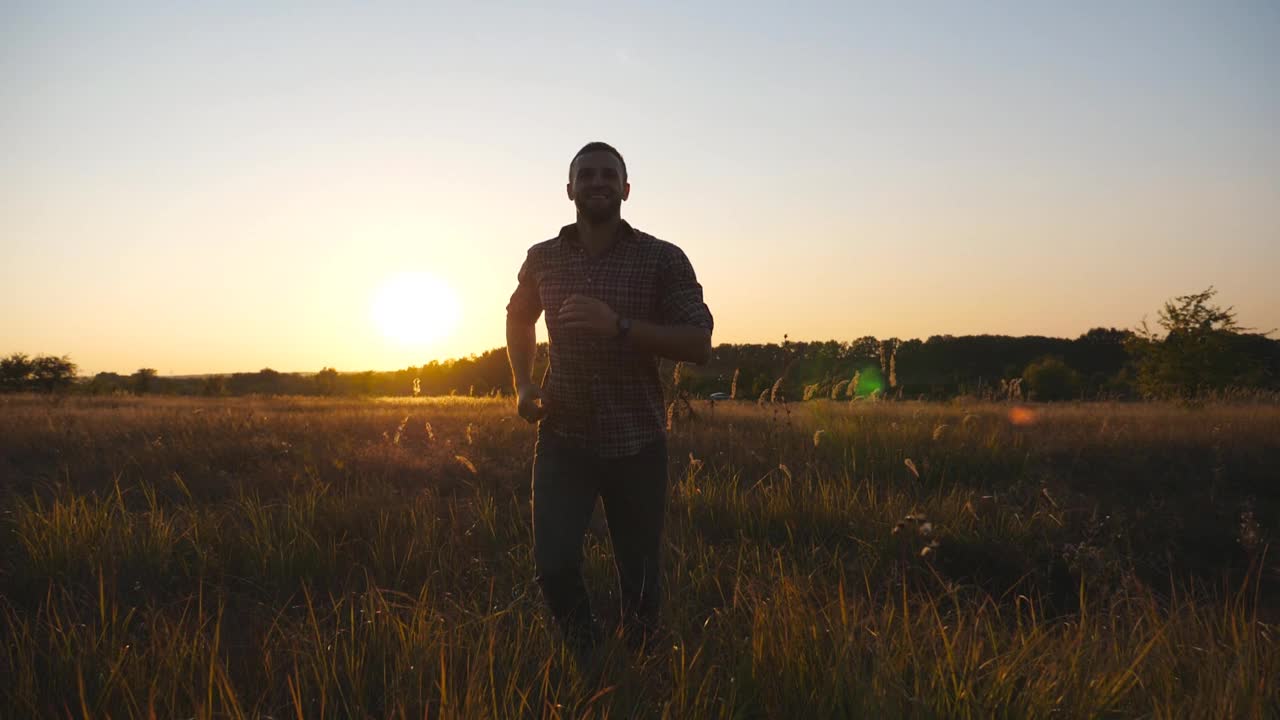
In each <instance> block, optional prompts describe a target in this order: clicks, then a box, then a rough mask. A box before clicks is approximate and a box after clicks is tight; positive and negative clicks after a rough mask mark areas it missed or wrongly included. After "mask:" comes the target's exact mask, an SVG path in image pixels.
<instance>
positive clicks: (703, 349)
mask: <svg viewBox="0 0 1280 720" xmlns="http://www.w3.org/2000/svg"><path fill="white" fill-rule="evenodd" d="M623 343H624V344H625V346H626V347H627V348H628V349H631V350H639V351H641V352H647V353H650V354H653V355H660V356H662V357H665V358H670V359H672V360H684V361H685V362H691V363H696V364H698V365H705V364H707V363H708V362H710V360H711V331H710V330H708V329H706V328H703V327H698V326H697V325H658V324H656V323H651V322H649V321H648V320H632V321H631V332H629V333H627V337H626V339H625V340H623Z"/></svg>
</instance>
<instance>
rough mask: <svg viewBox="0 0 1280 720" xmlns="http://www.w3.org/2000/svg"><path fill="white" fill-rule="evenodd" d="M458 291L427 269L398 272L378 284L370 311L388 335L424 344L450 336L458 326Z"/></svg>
mask: <svg viewBox="0 0 1280 720" xmlns="http://www.w3.org/2000/svg"><path fill="white" fill-rule="evenodd" d="M459 311H460V306H459V303H458V295H457V293H455V292H454V291H453V288H451V287H449V284H448V283H446V282H444V281H443V280H441V279H440V278H438V277H436V276H434V275H431V274H429V273H423V272H407V273H400V274H398V275H394V276H392V277H390V278H388V279H387V281H386V282H384V283H383V284H382V287H380V288H378V291H377V292H376V293H375V294H374V296H373V303H372V305H371V306H370V312H371V313H372V315H373V321H374V323H375V324H376V325H377V326H378V329H379V330H381V331H382V334H383V335H384V336H386V337H387V338H388V339H390V340H393V341H395V342H397V343H400V344H401V345H404V346H408V347H423V346H426V345H430V344H431V343H433V342H436V341H438V340H443V339H444V338H447V337H449V335H451V334H452V333H453V331H454V329H456V328H457V326H458V316H459V314H460V312H459Z"/></svg>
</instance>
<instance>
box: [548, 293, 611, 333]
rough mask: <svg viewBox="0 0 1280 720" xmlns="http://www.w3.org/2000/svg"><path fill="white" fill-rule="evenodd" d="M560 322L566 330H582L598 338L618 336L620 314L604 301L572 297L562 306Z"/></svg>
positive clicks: (578, 296) (580, 296) (579, 296)
mask: <svg viewBox="0 0 1280 720" xmlns="http://www.w3.org/2000/svg"><path fill="white" fill-rule="evenodd" d="M560 322H562V323H564V328H565V329H566V330H582V331H583V332H586V333H589V334H591V335H595V336H598V337H606V338H608V337H614V336H615V335H617V334H618V313H616V312H614V311H613V308H611V307H609V306H608V305H606V304H605V303H604V301H602V300H597V299H595V298H593V297H587V296H586V295H570V296H569V297H568V298H567V299H566V300H565V301H564V304H563V305H561V306H560Z"/></svg>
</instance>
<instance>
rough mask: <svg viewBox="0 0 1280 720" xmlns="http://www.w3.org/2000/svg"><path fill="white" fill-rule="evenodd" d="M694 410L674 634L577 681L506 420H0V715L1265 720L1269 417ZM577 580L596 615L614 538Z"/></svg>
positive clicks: (291, 412) (680, 475) (89, 412)
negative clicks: (545, 608) (533, 541)
mask: <svg viewBox="0 0 1280 720" xmlns="http://www.w3.org/2000/svg"><path fill="white" fill-rule="evenodd" d="M835 395H838V393H835ZM698 410H699V412H698V413H697V414H696V415H695V416H694V417H693V418H691V419H685V420H684V421H683V422H677V423H676V425H675V427H674V431H673V435H672V439H671V453H670V457H671V477H672V481H673V483H672V498H671V506H670V516H669V531H668V547H667V560H668V564H667V577H668V581H669V585H668V595H667V601H666V615H665V617H666V621H667V623H668V632H667V635H666V636H665V637H664V638H663V640H662V642H661V643H659V644H657V645H656V646H654V647H651V648H649V649H648V650H647V651H646V652H645V653H643V654H641V655H639V656H631V655H628V654H627V653H626V652H625V651H624V650H623V649H621V648H620V647H616V648H614V652H613V653H612V655H611V657H610V659H609V660H608V667H607V670H606V672H604V673H603V676H602V678H601V679H600V681H599V682H598V683H592V684H584V683H582V682H581V681H580V680H579V679H578V678H577V677H576V676H575V675H574V674H573V673H572V672H569V671H568V670H567V669H566V667H565V664H564V658H563V656H562V655H561V653H560V650H559V647H558V646H557V644H556V643H555V642H554V638H553V636H552V634H551V632H550V630H549V629H548V625H547V621H546V619H545V617H544V616H543V614H542V612H541V608H540V604H539V602H538V594H537V588H536V586H534V585H533V584H532V582H531V574H532V569H531V568H532V566H531V558H530V545H529V495H528V485H529V467H530V461H531V454H532V448H533V431H532V429H531V428H530V427H529V426H527V425H524V424H523V423H522V422H521V421H519V420H518V419H516V418H515V417H514V409H513V408H512V407H510V404H509V402H503V401H498V400H489V399H476V398H448V399H406V400H396V401H373V402H370V401H363V402H362V401H347V400H304V399H297V400H269V399H226V400H216V401H215V400H209V401H203V400H191V399H164V398H159V399H146V400H141V399H131V398H73V399H67V400H53V401H50V400H48V399H46V398H37V397H7V398H3V399H0V476H2V477H3V478H4V485H3V493H4V494H3V496H0V521H2V523H3V527H2V528H0V532H3V533H4V537H5V541H4V543H2V544H0V547H2V548H3V550H2V553H3V554H2V555H0V593H2V598H0V633H2V634H3V637H5V638H6V641H5V643H4V647H3V650H0V677H3V678H4V679H5V681H4V682H3V683H0V707H4V708H8V709H9V710H8V712H7V713H6V714H7V715H8V716H13V717H26V716H58V717H63V716H68V715H70V716H76V717H79V716H113V717H132V716H147V715H151V714H154V715H155V716H158V717H191V716H196V717H214V716H218V717H240V716H244V717H256V716H266V715H270V716H273V717H277V718H280V717H366V716H367V717H420V716H423V715H424V714H428V715H430V716H431V717H465V718H477V717H493V718H507V717H520V716H527V717H674V718H689V717H778V716H782V715H785V714H788V713H793V712H795V711H796V710H797V709H804V710H806V711H808V714H809V715H810V716H814V717H864V716H865V717H982V718H987V717H1011V718H1012V717H1017V718H1025V717H1054V718H1059V717H1098V716H1107V717H1114V716H1127V717H1167V718H1174V717H1177V718H1185V717H1221V718H1237V717H1267V716H1269V715H1273V714H1274V713H1275V711H1276V708H1277V707H1278V706H1277V704H1276V703H1277V695H1276V693H1277V690H1276V688H1277V682H1276V681H1277V679H1278V677H1280V642H1278V638H1277V637H1276V632H1277V630H1276V627H1275V625H1274V624H1273V623H1275V622H1276V621H1277V619H1278V618H1277V616H1278V615H1280V593H1278V592H1277V585H1278V584H1280V573H1278V572H1277V566H1276V560H1275V557H1274V555H1275V553H1273V552H1270V553H1269V552H1268V543H1269V541H1270V540H1272V539H1273V538H1274V529H1275V528H1276V527H1277V521H1280V512H1278V508H1280V488H1278V487H1277V485H1276V483H1275V480H1276V477H1275V472H1276V470H1275V468H1276V458H1277V457H1280V408H1276V407H1273V406H1264V405H1251V406H1246V407H1236V406H1225V405H1222V406H1208V407H1204V408H1199V409H1195V410H1191V409H1185V408H1176V407H1171V406H1154V405H1078V406H1061V407H1052V408H1033V409H1028V410H1025V411H1024V412H1021V413H1018V414H1012V415H1011V414H1010V407H1009V406H1006V405H972V404H970V405H923V404H910V403H854V404H852V405H850V404H849V403H846V402H842V401H840V402H835V401H826V400H820V401H814V402H810V403H805V404H803V405H786V406H782V407H779V406H777V405H774V406H764V407H760V406H757V404H756V403H754V402H749V401H748V402H736V403H729V402H721V403H715V404H714V405H709V406H705V407H699V408H698ZM908 518H909V519H908ZM895 530H896V532H895ZM586 564H587V574H588V582H589V584H590V585H591V586H592V587H593V589H594V591H595V592H596V597H597V598H600V599H601V600H602V602H601V604H600V609H601V611H602V612H605V613H606V614H607V613H608V611H609V610H610V609H611V608H614V607H615V605H614V603H615V602H616V598H614V593H613V592H612V590H611V586H610V577H611V575H610V573H611V567H610V555H609V554H608V552H607V547H606V541H605V540H604V538H603V537H602V536H600V535H598V534H592V535H591V536H590V537H589V538H588V543H587V552H586Z"/></svg>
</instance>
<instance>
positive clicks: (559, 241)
mask: <svg viewBox="0 0 1280 720" xmlns="http://www.w3.org/2000/svg"><path fill="white" fill-rule="evenodd" d="M635 236H636V229H635V228H633V227H631V224H630V223H628V222H627V221H626V220H622V219H619V220H618V234H617V237H618V242H625V241H627V240H633V239H635ZM566 243H567V244H568V245H569V246H570V247H576V248H581V247H582V243H581V242H580V241H579V240H578V224H577V223H571V224H569V225H565V226H564V227H562V228H560V234H559V235H558V236H557V237H556V247H557V248H558V247H561V246H563V245H565V244H566Z"/></svg>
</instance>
